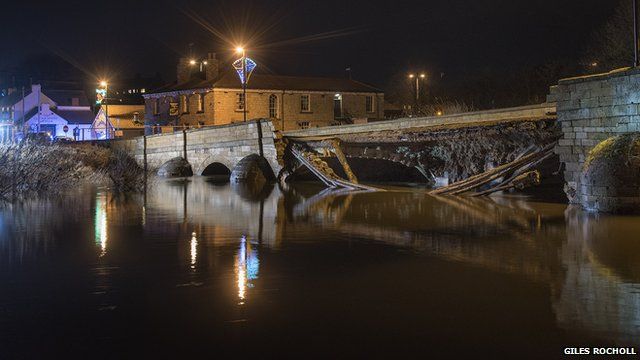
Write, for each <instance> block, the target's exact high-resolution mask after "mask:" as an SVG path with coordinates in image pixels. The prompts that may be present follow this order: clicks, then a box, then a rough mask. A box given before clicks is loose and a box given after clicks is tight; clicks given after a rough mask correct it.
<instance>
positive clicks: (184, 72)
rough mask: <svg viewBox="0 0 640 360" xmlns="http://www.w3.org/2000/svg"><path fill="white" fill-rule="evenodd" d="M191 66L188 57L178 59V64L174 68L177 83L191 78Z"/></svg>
mask: <svg viewBox="0 0 640 360" xmlns="http://www.w3.org/2000/svg"><path fill="white" fill-rule="evenodd" d="M191 67H192V65H191V64H189V58H186V57H181V58H180V60H179V61H178V66H177V68H176V73H177V79H178V84H182V83H184V82H187V81H189V79H191Z"/></svg>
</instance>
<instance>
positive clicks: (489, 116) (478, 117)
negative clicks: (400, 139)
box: [284, 103, 556, 138]
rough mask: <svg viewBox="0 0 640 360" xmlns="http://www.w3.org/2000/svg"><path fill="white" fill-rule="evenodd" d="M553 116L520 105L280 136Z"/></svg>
mask: <svg viewBox="0 0 640 360" xmlns="http://www.w3.org/2000/svg"><path fill="white" fill-rule="evenodd" d="M555 113H556V104H555V103H543V104H538V105H530V106H520V107H514V108H505V109H494V110H485V111H474V112H469V113H461V114H453V115H443V116H431V117H419V118H402V119H395V120H386V121H377V122H372V123H368V124H355V125H343V126H330V127H322V128H312V129H304V130H296V131H287V132H285V133H284V136H286V137H291V138H305V137H331V136H339V135H351V134H359V133H372V132H377V131H398V130H410V129H416V128H429V127H439V126H449V125H451V126H464V125H469V126H476V125H495V124H496V123H500V122H509V121H519V120H532V119H536V120H537V119H543V118H548V117H554V116H555Z"/></svg>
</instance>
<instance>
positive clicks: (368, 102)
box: [365, 95, 374, 113]
mask: <svg viewBox="0 0 640 360" xmlns="http://www.w3.org/2000/svg"><path fill="white" fill-rule="evenodd" d="M365 104H366V108H367V112H369V113H372V112H373V108H374V99H373V95H367V97H366V98H365Z"/></svg>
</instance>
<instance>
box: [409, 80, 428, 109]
mask: <svg viewBox="0 0 640 360" xmlns="http://www.w3.org/2000/svg"><path fill="white" fill-rule="evenodd" d="M426 77H427V75H425V74H424V73H420V74H417V73H416V74H409V79H410V80H414V79H415V87H414V90H415V108H414V110H413V112H414V114H415V113H416V111H417V109H418V103H419V101H420V81H422V80H424V79H425V78H426Z"/></svg>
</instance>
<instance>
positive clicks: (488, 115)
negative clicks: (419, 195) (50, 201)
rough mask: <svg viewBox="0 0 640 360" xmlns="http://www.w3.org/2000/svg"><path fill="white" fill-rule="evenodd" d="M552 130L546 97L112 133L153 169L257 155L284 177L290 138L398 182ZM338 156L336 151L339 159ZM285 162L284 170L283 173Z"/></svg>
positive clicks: (208, 167)
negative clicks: (486, 105)
mask: <svg viewBox="0 0 640 360" xmlns="http://www.w3.org/2000/svg"><path fill="white" fill-rule="evenodd" d="M558 137H559V127H557V126H556V116H555V104H552V103H545V104H540V105H534V106H525V107H517V108H509V109H499V110H490V111H479V112H471V113H465V114H456V115H448V116H438V117H425V118H408V119H398V120H388V121H381V122H375V123H369V124H362V125H345V126H334V127H325V128H313V129H306V130H299V131H290V132H286V133H283V134H278V133H276V132H275V131H274V127H273V125H272V124H271V122H270V121H268V120H252V121H250V122H247V123H239V124H231V125H222V126H214V127H206V128H201V129H187V130H183V131H178V132H174V133H168V134H158V135H152V136H146V137H139V138H135V139H130V140H117V141H113V142H112V146H113V147H118V148H122V149H125V150H127V151H128V152H129V153H130V154H132V155H133V156H134V157H135V158H136V160H137V161H138V162H139V163H140V164H141V165H144V166H145V167H147V168H148V169H149V170H152V171H156V170H157V169H160V168H162V167H163V165H165V164H167V163H168V162H170V161H174V160H175V159H181V160H184V162H185V163H188V164H190V166H191V168H192V170H193V171H192V172H193V174H195V175H217V174H225V173H226V174H230V173H231V174H233V173H234V172H236V173H242V172H245V173H246V172H247V171H248V170H247V169H248V168H250V167H251V166H254V165H255V164H254V163H255V161H257V160H258V159H261V161H262V162H263V165H264V164H268V167H269V168H270V170H267V172H272V174H274V175H278V174H281V175H282V177H283V178H288V177H289V176H290V175H297V174H296V171H298V170H300V168H301V167H300V166H299V164H296V161H295V159H292V158H291V156H288V155H290V154H289V152H288V151H287V149H288V148H289V147H288V145H289V144H293V143H296V144H304V146H306V147H308V148H309V149H311V150H312V151H314V152H316V153H317V154H318V157H319V158H320V159H323V160H326V161H327V162H328V163H329V165H330V166H331V167H333V168H334V169H335V170H336V173H337V174H338V175H339V176H341V177H343V178H347V177H349V178H351V176H349V175H352V176H353V177H354V178H355V177H356V176H361V177H362V178H363V180H365V181H376V180H396V181H401V180H407V179H406V178H403V175H407V174H410V175H411V176H413V178H414V180H415V179H416V178H417V179H418V181H423V182H427V181H429V180H431V181H432V180H433V178H434V177H436V176H444V177H447V178H451V179H452V180H458V179H462V178H466V177H468V176H470V175H473V174H475V173H478V172H482V171H484V170H486V169H487V168H491V167H492V166H495V165H498V164H501V163H504V162H508V161H511V160H512V159H513V158H515V157H517V156H518V155H519V154H521V153H522V152H523V151H525V150H526V149H527V148H529V147H531V146H540V145H543V144H548V143H550V142H552V141H556V140H557V138H558ZM278 149H279V151H278ZM337 155H340V156H337ZM342 155H344V156H342ZM336 158H342V160H343V161H342V165H343V166H340V165H341V164H340V163H339V162H336V160H335V159H336ZM346 158H349V162H351V163H352V165H353V174H348V173H349V172H352V171H351V168H350V166H349V164H348V163H347V162H346V160H345V159H346ZM243 160H244V161H243ZM345 166H346V167H345ZM264 168H265V166H263V167H262V169H263V170H264ZM283 169H284V170H286V171H284V172H281V170H283ZM347 169H348V170H347ZM372 170H375V171H372ZM232 176H233V175H232ZM381 176H382V177H381ZM291 178H292V179H295V176H293V177H291Z"/></svg>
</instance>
